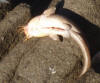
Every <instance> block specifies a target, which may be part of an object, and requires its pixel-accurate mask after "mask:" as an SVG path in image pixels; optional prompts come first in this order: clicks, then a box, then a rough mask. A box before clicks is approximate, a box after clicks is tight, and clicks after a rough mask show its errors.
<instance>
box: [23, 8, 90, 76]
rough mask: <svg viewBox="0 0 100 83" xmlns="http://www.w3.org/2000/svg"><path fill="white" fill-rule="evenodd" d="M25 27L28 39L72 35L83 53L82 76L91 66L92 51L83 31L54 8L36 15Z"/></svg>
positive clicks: (67, 36) (54, 38) (55, 38)
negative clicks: (55, 11) (58, 13)
mask: <svg viewBox="0 0 100 83" xmlns="http://www.w3.org/2000/svg"><path fill="white" fill-rule="evenodd" d="M48 12H49V13H48ZM23 29H24V32H25V34H26V37H27V38H28V39H29V38H31V37H45V36H49V37H51V38H52V39H53V40H57V39H58V35H61V36H62V37H64V38H69V37H72V38H73V39H74V40H75V41H76V42H77V43H78V44H79V46H80V48H81V50H82V53H83V58H84V63H83V70H82V72H81V74H80V76H82V75H83V74H85V73H86V71H87V70H88V69H89V68H90V65H91V59H90V51H89V48H88V45H87V43H86V41H85V38H83V36H82V35H81V34H82V33H81V31H80V30H79V29H78V27H77V26H75V25H74V24H73V23H72V22H70V21H69V20H67V19H66V18H65V17H63V16H61V15H57V14H55V13H54V11H52V9H48V10H46V11H44V13H43V14H41V15H40V16H36V17H34V18H33V19H32V20H30V21H29V23H28V24H27V25H26V26H25V27H24V28H23Z"/></svg>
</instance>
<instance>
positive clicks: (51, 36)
mask: <svg viewBox="0 0 100 83" xmlns="http://www.w3.org/2000/svg"><path fill="white" fill-rule="evenodd" d="M49 37H50V38H51V39H53V40H59V37H58V35H49Z"/></svg>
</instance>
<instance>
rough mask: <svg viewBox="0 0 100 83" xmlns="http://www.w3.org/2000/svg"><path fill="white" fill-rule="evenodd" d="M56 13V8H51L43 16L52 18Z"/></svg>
mask: <svg viewBox="0 0 100 83" xmlns="http://www.w3.org/2000/svg"><path fill="white" fill-rule="evenodd" d="M55 12H56V7H50V8H48V9H46V10H45V11H44V12H43V14H44V15H46V16H50V15H52V14H55Z"/></svg>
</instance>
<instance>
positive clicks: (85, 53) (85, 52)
mask: <svg viewBox="0 0 100 83" xmlns="http://www.w3.org/2000/svg"><path fill="white" fill-rule="evenodd" d="M71 37H72V38H73V39H74V40H75V41H76V42H77V43H78V44H79V46H80V48H81V50H82V53H83V58H84V60H83V70H82V72H81V74H80V75H79V77H81V76H82V75H84V74H85V73H86V71H87V70H88V69H89V68H90V66H91V59H90V51H89V48H88V46H87V44H86V41H85V40H84V39H83V37H82V36H81V35H80V34H79V33H77V32H74V31H71Z"/></svg>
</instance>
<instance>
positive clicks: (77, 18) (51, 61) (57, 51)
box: [0, 0, 100, 83]
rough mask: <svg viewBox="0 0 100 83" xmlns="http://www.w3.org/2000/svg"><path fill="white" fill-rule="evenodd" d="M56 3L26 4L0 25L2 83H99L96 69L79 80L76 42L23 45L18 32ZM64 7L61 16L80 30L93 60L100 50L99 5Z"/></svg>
mask: <svg viewBox="0 0 100 83" xmlns="http://www.w3.org/2000/svg"><path fill="white" fill-rule="evenodd" d="M10 1H11V0H10ZM12 1H13V0H12ZM18 1H19V0H18ZM13 3H14V2H13ZM57 3H59V0H52V1H51V0H43V1H42V2H41V0H30V2H28V1H27V0H25V2H24V3H23V2H20V3H17V4H16V5H15V7H14V8H13V9H12V10H11V11H9V12H8V13H7V14H6V15H5V17H4V18H3V19H2V20H1V21H0V83H100V74H99V73H96V72H95V68H93V67H91V69H90V70H89V71H88V72H87V73H86V74H85V75H84V76H83V77H81V78H79V79H78V78H77V76H78V75H79V74H80V72H81V69H82V65H81V61H82V52H81V50H80V48H79V46H78V45H77V43H76V42H75V41H74V40H73V39H71V38H70V39H64V41H63V42H60V41H53V40H51V39H50V38H48V37H45V38H32V39H30V40H28V41H24V37H23V34H21V33H19V32H18V27H19V26H21V25H25V24H26V23H27V22H28V20H29V19H30V18H31V17H32V16H35V15H38V14H41V13H42V12H43V10H45V9H46V8H47V7H52V6H55V5H56V4H57ZM63 4H64V8H65V9H64V10H60V9H59V10H58V11H59V13H60V12H64V11H66V16H67V17H68V18H70V19H71V20H72V21H73V22H75V23H76V24H77V25H78V26H79V27H80V29H81V30H82V31H83V33H84V36H85V38H86V39H87V41H88V44H89V47H90V50H91V57H93V55H94V54H95V53H96V52H98V51H99V49H100V43H99V42H100V38H99V37H100V14H99V12H100V10H99V8H100V1H99V0H95V1H94V0H65V2H64V3H63V0H62V3H61V6H63ZM13 6H14V5H13ZM58 7H59V6H58ZM95 60H96V59H95ZM94 62H95V61H94ZM95 63H96V62H95ZM94 65H96V64H94ZM97 66H98V65H97ZM94 67H95V66H94Z"/></svg>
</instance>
